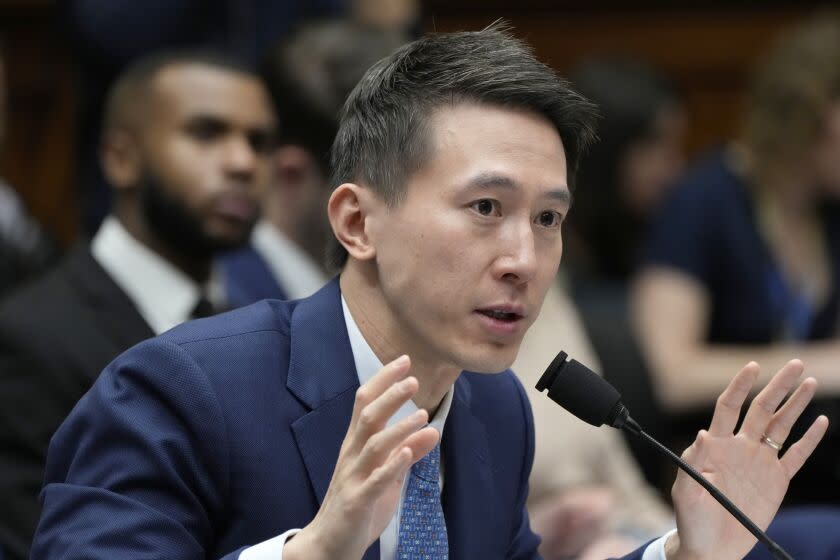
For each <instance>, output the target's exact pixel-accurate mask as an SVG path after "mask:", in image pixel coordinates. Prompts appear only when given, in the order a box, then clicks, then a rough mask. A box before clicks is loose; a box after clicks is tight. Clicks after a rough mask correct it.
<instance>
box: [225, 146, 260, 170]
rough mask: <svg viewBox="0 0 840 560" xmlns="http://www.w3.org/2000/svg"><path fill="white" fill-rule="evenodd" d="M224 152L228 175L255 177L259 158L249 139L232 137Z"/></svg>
mask: <svg viewBox="0 0 840 560" xmlns="http://www.w3.org/2000/svg"><path fill="white" fill-rule="evenodd" d="M224 150H225V152H224V165H225V170H226V171H227V172H228V173H231V174H234V175H238V176H248V177H249V178H250V176H251V175H253V173H254V171H255V169H256V165H257V159H258V156H257V153H256V152H255V151H254V148H253V147H252V146H251V144H250V142H248V139H247V138H245V137H243V136H232V137H231V138H230V139H229V140H228V141H227V142H226V143H225V146H224Z"/></svg>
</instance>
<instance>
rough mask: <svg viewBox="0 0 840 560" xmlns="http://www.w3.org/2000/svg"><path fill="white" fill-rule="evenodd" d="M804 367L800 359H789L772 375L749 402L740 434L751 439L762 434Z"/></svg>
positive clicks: (794, 385) (755, 438)
mask: <svg viewBox="0 0 840 560" xmlns="http://www.w3.org/2000/svg"><path fill="white" fill-rule="evenodd" d="M804 369H805V366H804V365H803V364H802V362H801V361H799V360H791V361H789V362H788V363H786V364H785V365H784V367H782V369H780V370H779V371H778V372H777V373H776V375H774V376H773V378H772V379H771V380H770V382H769V383H768V384H767V386H766V387H765V388H764V389H762V390H761V392H760V393H759V394H758V396H756V397H755V398H754V399H753V402H752V403H751V404H750V408H749V410H747V415H746V417H745V418H744V423H743V425H742V426H741V434H743V435H745V436H746V437H748V438H749V439H753V440H757V439H758V438H760V437H761V436H762V435H764V432H765V431H766V430H767V426H768V424H770V420H772V419H773V416H774V415H775V414H776V409H777V408H779V405H780V404H781V403H782V400H783V399H784V398H785V396H787V394H788V393H789V392H790V391H791V389H793V388H794V387H796V384H797V382H798V381H799V378H800V377H801V376H802V371H803V370H804Z"/></svg>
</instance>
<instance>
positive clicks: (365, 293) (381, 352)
mask: <svg viewBox="0 0 840 560" xmlns="http://www.w3.org/2000/svg"><path fill="white" fill-rule="evenodd" d="M339 282H340V285H341V293H342V295H343V296H344V301H346V302H347V307H348V308H349V309H350V314H351V315H352V316H353V320H354V321H355V322H356V325H357V326H358V327H359V331H360V332H361V333H362V336H363V337H364V339H365V341H366V342H367V343H368V345H369V346H370V348H371V350H373V353H374V354H376V357H377V358H379V361H380V362H382V363H383V364H387V363H388V362H390V361H392V360H394V359H396V358H398V357H399V356H401V355H403V354H408V356H409V358H411V370H410V372H409V374H410V375H413V376H414V377H416V378H417V380H418V381H419V383H420V388H419V389H418V391H417V394H416V395H415V396H414V398H413V399H412V400H413V401H414V404H415V405H417V407H418V408H423V409H425V410H426V411H427V412H428V413H429V417H430V418H431V417H432V416H434V414H435V412H437V409H438V407H439V406H440V403H441V402H442V401H443V398H444V396H445V395H446V393H447V392H448V391H449V390H450V389H451V388H452V386H453V385H454V384H455V381H456V380H457V379H458V376H459V375H460V374H461V369H460V368H458V367H456V366H454V365H452V364H446V363H442V362H441V361H440V360H435V359H434V358H433V357H432V356H430V355H429V352H424V351H423V349H421V348H417V347H416V346H414V345H412V344H410V343H409V342H408V341H407V340H405V338H404V327H403V326H402V325H400V323H399V322H398V321H397V320H396V318H395V316H394V314H393V313H391V312H390V310H389V308H388V306H387V303H386V302H385V299H384V298H383V297H382V294H381V292H380V291H379V290H380V288H379V285H378V282H377V281H376V279H375V277H373V278H371V277H370V275H368V274H364V272H363V270H361V267H357V266H353V265H352V264H348V266H347V267H345V270H344V271H343V272H342V274H341V276H340V278H339Z"/></svg>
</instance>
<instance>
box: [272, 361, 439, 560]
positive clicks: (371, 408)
mask: <svg viewBox="0 0 840 560" xmlns="http://www.w3.org/2000/svg"><path fill="white" fill-rule="evenodd" d="M410 367H411V362H410V360H409V358H408V356H401V357H399V358H397V359H396V360H394V361H392V362H390V363H388V364H387V365H385V366H384V367H383V368H382V369H381V370H380V371H379V372H378V373H377V374H376V375H375V376H373V377H372V378H371V379H370V380H369V381H368V382H367V383H365V384H364V385H362V386H361V387H359V389H358V391H357V392H356V401H355V404H354V406H353V416H352V418H351V419H350V427H349V428H348V429H347V435H345V437H344V442H343V443H342V444H341V451H340V452H339V454H338V461H337V463H336V466H335V471H334V472H333V477H332V480H331V481H330V486H329V489H328V490H327V493H326V496H324V501H323V503H322V504H321V507H320V509H319V510H318V513H317V514H316V515H315V518H314V519H313V520H312V522H311V523H310V524H309V525H307V526H306V527H305V528H304V529H303V530H302V531H301V532H300V533H298V534H297V535H295V537H294V538H293V539H292V540H290V541H289V542H288V543H287V544H286V546H285V548H284V549H283V557H284V558H286V559H287V560H296V559H302V558H307V559H316V558H317V559H320V558H341V559H354V560H355V559H359V558H361V557H362V555H363V554H364V552H365V550H367V548H368V547H369V546H370V545H371V544H373V542H374V541H375V540H376V539H378V538H379V535H380V534H381V533H382V531H384V530H385V527H387V526H388V522H389V521H390V520H391V518H392V517H393V515H394V511H396V507H397V504H398V503H399V499H400V492H401V489H402V483H403V480H404V479H405V476H406V473H407V472H408V470H409V469H410V468H411V466H412V465H413V464H414V463H415V462H417V461H418V460H420V459H421V458H422V457H423V456H424V455H426V454H427V453H428V452H429V451H431V450H432V449H433V448H434V446H435V445H436V444H437V442H438V439H439V437H440V434H439V433H438V431H437V430H435V429H434V428H431V427H428V426H426V427H424V425H425V424H427V423H428V420H429V418H428V414H427V413H426V411H425V410H419V411H417V412H416V413H414V414H413V415H411V416H409V417H407V418H403V419H402V420H400V421H399V422H397V423H396V424H394V425H392V426H389V427H386V423H387V422H388V419H389V418H391V416H393V415H394V413H396V412H397V410H399V408H400V407H401V406H402V405H403V404H405V403H406V402H408V400H409V399H411V398H412V397H413V396H414V395H415V393H417V389H418V382H417V379H416V378H414V377H410V376H409V375H408V370H409V368H410Z"/></svg>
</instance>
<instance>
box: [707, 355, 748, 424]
mask: <svg viewBox="0 0 840 560" xmlns="http://www.w3.org/2000/svg"><path fill="white" fill-rule="evenodd" d="M758 372H759V367H758V364H757V363H755V362H750V363H748V364H747V365H745V366H744V367H743V368H742V369H741V371H739V372H738V374H737V375H736V376H735V377H733V378H732V381H730V382H729V386H727V387H726V389H725V390H724V391H723V393H721V394H720V396H719V397H718V399H717V403H716V404H715V412H714V415H713V416H712V423H711V425H710V426H709V433H710V434H711V435H713V436H729V435H732V432H734V431H735V426H736V425H737V424H738V418H739V417H740V415H741V407H742V406H744V401H746V400H747V396H748V395H749V394H750V390H751V389H752V386H753V383H755V379H756V377H758Z"/></svg>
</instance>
